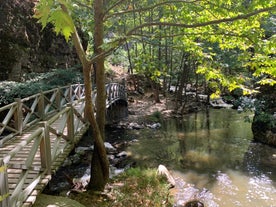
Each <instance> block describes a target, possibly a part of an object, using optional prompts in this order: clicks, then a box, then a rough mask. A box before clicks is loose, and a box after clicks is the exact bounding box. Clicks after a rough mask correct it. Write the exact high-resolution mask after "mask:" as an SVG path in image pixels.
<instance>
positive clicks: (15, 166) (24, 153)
mask: <svg viewBox="0 0 276 207" xmlns="http://www.w3.org/2000/svg"><path fill="white" fill-rule="evenodd" d="M121 89H123V88H121ZM123 93H124V92H123V90H122V92H121V94H120V95H121V96H122V97H123V98H122V99H123V100H124V99H125V98H126V96H125V94H123ZM114 94H115V93H114V92H112V94H111V97H112V98H111V99H109V100H108V101H107V107H109V106H111V105H112V104H113V103H114V102H116V101H117V100H119V99H118V97H116V95H114ZM125 101H126V100H125ZM83 107H84V105H83V103H81V102H79V104H76V105H74V110H76V111H77V113H76V114H75V115H74V119H73V120H72V122H73V123H74V126H75V128H74V131H75V132H76V133H75V137H74V140H75V143H77V142H78V141H79V140H80V139H81V137H82V136H83V134H84V133H85V132H86V131H87V129H88V127H89V125H88V124H87V123H83V122H84V121H83V120H84V118H83V117H82V116H83V114H82V113H81V112H80V111H83ZM53 115H55V114H53ZM48 118H49V119H50V118H51V117H48ZM64 120H65V118H64V117H62V116H60V117H59V119H58V120H56V121H55V122H54V123H53V124H51V128H52V130H50V133H49V136H50V146H51V151H52V152H53V151H54V147H55V146H56V143H59V148H58V152H59V153H58V155H57V157H56V158H55V160H54V161H53V162H52V163H51V164H52V165H51V174H45V173H44V169H42V166H41V157H40V156H41V155H40V150H39V148H38V150H37V151H36V153H35V154H34V155H33V156H34V159H33V161H32V165H31V166H30V167H28V166H26V165H27V164H26V161H27V160H28V159H29V157H30V154H31V151H32V150H33V148H32V147H33V145H34V144H35V143H34V140H32V141H30V142H29V143H28V144H27V141H26V140H27V139H28V137H29V136H30V135H32V134H33V133H35V132H36V130H37V129H38V128H39V127H41V124H39V123H37V124H34V125H32V126H30V127H29V128H27V129H25V130H24V131H23V133H22V134H21V135H20V136H19V135H16V136H14V137H13V138H12V139H9V140H7V141H6V140H5V142H3V143H2V142H1V143H0V144H1V145H0V160H1V159H3V158H4V157H5V156H7V155H8V154H10V152H12V151H13V150H14V149H16V148H18V147H19V146H20V147H21V148H20V151H17V152H16V154H13V155H12V157H11V158H7V157H6V159H8V160H9V162H8V166H7V167H8V168H7V177H8V186H9V194H10V195H11V194H12V193H13V192H14V191H15V189H16V187H17V185H18V182H19V180H20V179H21V177H22V173H24V172H27V174H26V179H25V183H24V185H23V189H25V188H26V187H27V186H28V185H29V184H31V183H32V182H33V181H34V179H36V178H37V177H38V176H41V177H40V180H39V183H38V184H37V185H36V187H35V188H34V189H33V190H32V191H31V192H30V194H29V195H28V197H27V199H26V200H25V201H24V202H23V205H22V206H25V207H29V206H31V205H32V204H33V203H34V202H35V200H36V196H37V195H38V194H39V193H41V192H42V190H43V189H44V188H45V186H46V185H47V184H48V183H49V181H50V180H51V178H52V174H54V173H55V172H56V171H57V170H58V168H59V167H60V166H61V165H62V164H63V162H64V160H65V159H66V158H67V157H68V155H69V153H70V152H71V151H72V149H73V148H74V146H75V145H74V144H73V143H72V142H70V141H69V140H65V139H66V136H67V135H68V133H67V127H65V126H64ZM45 121H47V120H45ZM56 134H58V135H59V136H56ZM0 185H1V183H0ZM23 189H22V190H23ZM0 206H1V203H0Z"/></svg>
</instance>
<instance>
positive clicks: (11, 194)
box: [0, 101, 88, 207]
mask: <svg viewBox="0 0 276 207" xmlns="http://www.w3.org/2000/svg"><path fill="white" fill-rule="evenodd" d="M83 117H84V101H83V102H81V103H80V104H78V105H77V108H75V107H74V105H69V106H67V107H66V108H64V109H63V110H61V111H60V112H58V113H57V114H55V115H54V116H53V117H52V118H51V119H49V120H48V121H43V122H40V123H39V127H38V128H37V129H36V130H33V131H32V132H31V134H27V135H24V136H26V137H25V138H24V141H21V142H20V143H18V145H17V146H16V147H15V148H14V149H6V148H5V147H3V148H2V149H1V150H7V154H6V155H5V156H4V157H3V158H1V159H0V206H1V207H14V206H21V205H22V202H24V201H25V200H26V198H27V196H28V195H29V194H30V193H31V192H32V191H33V190H34V188H35V187H36V185H37V184H38V182H39V181H40V180H41V178H42V177H43V176H44V175H45V174H51V171H52V170H55V169H52V168H51V166H54V165H53V163H54V162H59V160H60V159H59V158H60V156H65V157H66V156H67V155H68V154H69V152H70V151H71V150H72V148H73V147H74V144H76V143H77V142H78V141H79V139H80V138H81V134H82V133H79V132H80V131H81V130H87V127H88V124H86V122H85V120H84V118H83ZM60 120H61V121H60ZM25 149H28V150H27V151H28V152H29V154H24V150H25ZM65 151H67V152H68V153H67V154H66V153H65ZM64 154H65V155H64ZM15 174H17V175H16V176H15ZM11 189H13V190H12V191H11Z"/></svg>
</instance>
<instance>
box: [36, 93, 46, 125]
mask: <svg viewBox="0 0 276 207" xmlns="http://www.w3.org/2000/svg"><path fill="white" fill-rule="evenodd" d="M44 108H45V101H44V94H43V92H42V91H41V92H40V97H39V101H38V114H39V116H40V118H41V120H44V118H45V112H44V110H45V109H44Z"/></svg>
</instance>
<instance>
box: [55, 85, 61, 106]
mask: <svg viewBox="0 0 276 207" xmlns="http://www.w3.org/2000/svg"><path fill="white" fill-rule="evenodd" d="M56 105H57V109H58V111H60V109H61V89H60V87H58V90H57V95H56Z"/></svg>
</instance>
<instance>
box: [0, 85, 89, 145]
mask: <svg viewBox="0 0 276 207" xmlns="http://www.w3.org/2000/svg"><path fill="white" fill-rule="evenodd" d="M83 98H84V85H83V84H74V85H69V86H64V87H59V88H55V89H51V90H48V91H44V92H41V93H37V94H34V95H32V96H29V97H26V98H23V99H16V101H15V102H13V103H11V104H9V105H6V106H3V107H1V108H0V146H2V145H3V143H4V142H6V141H8V140H9V139H10V138H12V137H14V136H16V135H18V134H21V133H22V131H23V130H25V129H27V128H29V127H30V126H33V125H34V124H35V123H38V122H39V121H43V120H45V119H47V118H48V117H49V116H51V115H52V114H54V113H56V112H58V111H60V110H61V109H62V108H65V107H66V105H67V104H68V103H73V102H79V101H82V99H83Z"/></svg>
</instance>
